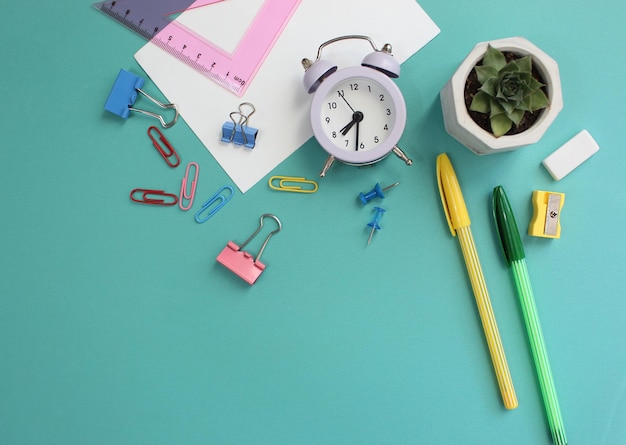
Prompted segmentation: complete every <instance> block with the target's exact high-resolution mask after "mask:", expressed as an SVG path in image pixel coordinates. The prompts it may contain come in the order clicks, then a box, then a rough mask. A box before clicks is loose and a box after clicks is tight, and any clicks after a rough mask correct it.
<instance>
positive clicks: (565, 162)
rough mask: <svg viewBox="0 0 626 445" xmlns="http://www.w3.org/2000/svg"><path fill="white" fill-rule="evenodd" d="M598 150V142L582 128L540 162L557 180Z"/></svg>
mask: <svg viewBox="0 0 626 445" xmlns="http://www.w3.org/2000/svg"><path fill="white" fill-rule="evenodd" d="M598 150H600V147H599V146H598V143H597V142H596V141H594V140H593V138H592V137H591V135H590V134H589V132H588V131H587V130H583V131H581V132H580V133H578V134H577V135H576V136H574V137H573V138H571V139H570V140H569V141H567V142H566V143H565V144H563V145H562V146H561V147H559V148H557V149H556V150H555V151H554V152H553V153H552V154H551V155H550V156H548V157H547V158H545V159H544V160H543V161H542V164H543V166H544V167H545V168H546V169H547V170H548V172H549V173H550V175H552V177H553V178H554V180H555V181H558V180H560V179H563V178H564V177H565V175H567V174H569V173H570V172H571V171H572V170H574V169H575V168H576V167H578V166H579V165H580V164H582V163H583V162H585V161H586V160H587V159H589V158H590V157H591V155H593V154H594V153H595V152H596V151H598Z"/></svg>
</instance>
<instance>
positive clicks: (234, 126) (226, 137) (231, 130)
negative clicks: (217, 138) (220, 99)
mask: <svg viewBox="0 0 626 445" xmlns="http://www.w3.org/2000/svg"><path fill="white" fill-rule="evenodd" d="M244 106H249V107H251V108H252V111H251V112H250V113H248V114H246V113H245V112H244V110H243V107H244ZM255 111H256V109H255V108H254V105H252V104H251V103H250V102H243V103H241V104H239V111H233V112H232V113H230V120H231V122H228V121H226V122H224V125H222V142H228V143H233V144H235V145H243V146H244V147H247V148H254V144H255V143H256V136H257V134H258V132H259V130H257V129H256V128H252V127H249V126H248V125H247V123H248V120H249V119H250V116H252V115H253V114H254V112H255ZM235 116H239V120H235Z"/></svg>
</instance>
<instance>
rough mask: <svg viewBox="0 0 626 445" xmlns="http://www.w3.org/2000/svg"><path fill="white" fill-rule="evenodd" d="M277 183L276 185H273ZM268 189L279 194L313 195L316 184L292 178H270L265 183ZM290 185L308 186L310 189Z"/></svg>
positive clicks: (308, 180)
mask: <svg viewBox="0 0 626 445" xmlns="http://www.w3.org/2000/svg"><path fill="white" fill-rule="evenodd" d="M276 182H278V185H276V184H275V183H276ZM267 183H268V184H269V186H270V188H272V189H274V190H280V191H281V192H295V193H315V192H316V191H317V188H318V187H317V182H315V181H312V180H310V179H305V178H297V177H294V176H272V177H271V178H270V179H269V181H268V182H267ZM288 183H291V184H308V185H309V186H310V187H311V188H302V186H301V185H290V184H288Z"/></svg>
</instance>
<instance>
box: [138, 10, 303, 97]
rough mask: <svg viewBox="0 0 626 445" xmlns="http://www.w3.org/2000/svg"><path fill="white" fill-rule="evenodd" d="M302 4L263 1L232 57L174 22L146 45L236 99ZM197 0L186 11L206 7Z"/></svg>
mask: <svg viewBox="0 0 626 445" xmlns="http://www.w3.org/2000/svg"><path fill="white" fill-rule="evenodd" d="M301 2H302V0H265V2H264V3H263V5H262V6H261V8H260V9H259V11H258V12H257V14H256V16H255V17H254V19H253V21H252V23H251V24H250V26H249V27H248V29H247V30H246V32H245V33H244V35H243V37H242V38H241V40H240V41H239V43H238V45H237V47H236V48H235V50H234V51H233V53H228V52H226V51H224V50H223V49H221V48H219V47H218V46H216V45H214V44H213V43H211V42H209V41H208V40H206V39H205V38H203V37H202V36H200V35H199V34H197V33H195V32H194V31H193V30H191V29H189V28H187V27H185V26H184V25H183V24H181V23H180V22H178V21H177V20H174V21H172V22H171V23H170V24H169V25H167V26H166V27H165V28H163V29H162V30H161V31H160V32H159V33H157V34H156V35H155V36H154V37H153V38H152V39H151V40H150V41H151V42H152V43H154V44H155V45H157V46H158V47H159V48H161V49H163V50H165V51H166V52H167V53H168V54H170V55H172V56H173V57H175V58H177V59H178V60H179V61H181V62H183V63H184V64H186V65H188V66H190V67H191V68H193V69H194V70H196V71H198V72H199V73H201V74H202V75H204V76H206V77H207V78H209V79H210V80H212V81H214V82H216V83H217V84H219V85H221V86H222V87H224V88H226V89H227V90H229V91H231V92H233V93H235V94H236V95H237V96H243V94H244V93H245V91H246V89H247V88H248V86H249V85H250V82H251V81H252V79H253V78H254V75H255V74H256V73H257V71H258V70H259V68H260V67H261V64H262V63H263V61H264V60H265V58H266V57H267V55H268V54H269V52H270V50H271V49H272V47H273V46H274V44H275V43H276V40H278V38H279V37H280V34H281V33H282V31H283V29H284V28H285V26H286V25H287V23H288V22H289V19H290V18H291V17H292V15H293V13H294V12H295V11H296V9H297V7H298V5H299V4H300V3H301ZM206 4H207V0H198V1H196V2H194V3H193V4H191V6H189V7H188V8H186V9H192V8H195V7H197V6H200V5H206Z"/></svg>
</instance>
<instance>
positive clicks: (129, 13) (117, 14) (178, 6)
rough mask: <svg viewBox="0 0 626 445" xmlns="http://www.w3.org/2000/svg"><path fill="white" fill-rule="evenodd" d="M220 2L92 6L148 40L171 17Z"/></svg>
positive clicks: (123, 0) (121, 0) (143, 0)
mask: <svg viewBox="0 0 626 445" xmlns="http://www.w3.org/2000/svg"><path fill="white" fill-rule="evenodd" d="M218 1H222V0H205V1H202V2H198V1H196V2H194V0H160V1H153V0H116V1H104V2H97V3H94V4H93V5H92V6H93V7H94V8H96V9H97V10H98V11H100V12H102V13H103V14H105V15H107V16H109V17H110V18H112V19H113V20H115V21H116V22H118V23H120V24H121V25H123V26H125V27H126V28H128V29H130V30H131V31H134V32H136V33H137V34H139V35H140V36H141V37H143V38H144V39H146V40H150V39H151V38H152V37H154V35H155V34H156V33H158V32H159V31H161V30H162V29H163V28H165V27H166V26H167V25H169V24H170V22H171V21H172V15H173V14H176V13H178V12H182V11H185V10H188V9H191V4H192V3H195V5H194V7H196V8H197V7H200V6H205V5H208V4H211V3H216V2H218Z"/></svg>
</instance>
